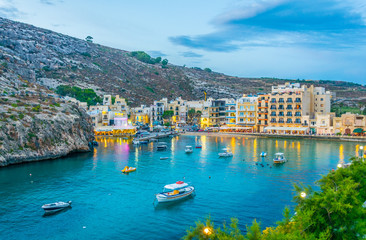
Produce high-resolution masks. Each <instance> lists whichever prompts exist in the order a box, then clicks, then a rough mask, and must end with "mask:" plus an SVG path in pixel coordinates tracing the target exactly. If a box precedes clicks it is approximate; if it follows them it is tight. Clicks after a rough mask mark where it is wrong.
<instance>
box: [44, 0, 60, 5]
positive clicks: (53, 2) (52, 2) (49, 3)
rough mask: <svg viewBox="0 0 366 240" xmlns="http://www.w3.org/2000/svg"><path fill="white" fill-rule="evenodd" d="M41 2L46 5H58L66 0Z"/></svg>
mask: <svg viewBox="0 0 366 240" xmlns="http://www.w3.org/2000/svg"><path fill="white" fill-rule="evenodd" d="M40 2H41V3H42V4H45V5H56V4H57V3H62V2H64V0H40Z"/></svg>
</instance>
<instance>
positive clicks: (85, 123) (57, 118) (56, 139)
mask: <svg viewBox="0 0 366 240" xmlns="http://www.w3.org/2000/svg"><path fill="white" fill-rule="evenodd" d="M0 73H1V75H0V89H1V91H2V92H1V93H0V94H1V96H0V166H7V165H9V164H16V163H21V162H30V161H39V160H44V159H51V158H58V157H62V156H65V155H67V154H69V153H71V152H80V151H90V148H89V142H91V141H92V140H93V139H94V135H93V127H92V123H91V119H90V117H89V115H87V113H86V112H85V110H83V109H80V108H78V106H76V105H75V104H72V103H66V102H64V101H63V100H62V99H60V98H58V97H57V96H56V95H54V94H53V92H51V91H49V90H47V89H45V88H43V87H41V86H39V85H37V84H32V83H29V82H28V81H26V80H23V79H21V78H19V77H16V75H13V74H10V73H4V72H2V71H1V68H0Z"/></svg>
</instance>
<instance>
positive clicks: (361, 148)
mask: <svg viewBox="0 0 366 240" xmlns="http://www.w3.org/2000/svg"><path fill="white" fill-rule="evenodd" d="M360 150H361V158H363V146H360Z"/></svg>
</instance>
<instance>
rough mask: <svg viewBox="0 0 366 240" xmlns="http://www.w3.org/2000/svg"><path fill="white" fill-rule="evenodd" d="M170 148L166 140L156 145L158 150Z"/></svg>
mask: <svg viewBox="0 0 366 240" xmlns="http://www.w3.org/2000/svg"><path fill="white" fill-rule="evenodd" d="M167 148H168V145H167V143H166V142H158V145H157V146H156V149H157V150H165V149H167Z"/></svg>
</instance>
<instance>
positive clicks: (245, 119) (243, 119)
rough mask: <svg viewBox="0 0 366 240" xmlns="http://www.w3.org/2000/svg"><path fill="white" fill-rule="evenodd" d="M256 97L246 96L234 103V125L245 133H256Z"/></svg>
mask: <svg viewBox="0 0 366 240" xmlns="http://www.w3.org/2000/svg"><path fill="white" fill-rule="evenodd" d="M257 105H258V97H257V96H247V95H245V94H244V95H243V97H241V98H239V99H238V100H237V101H236V125H237V126H238V127H240V128H239V129H243V130H244V131H246V132H255V131H256V122H257V111H258V107H257Z"/></svg>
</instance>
